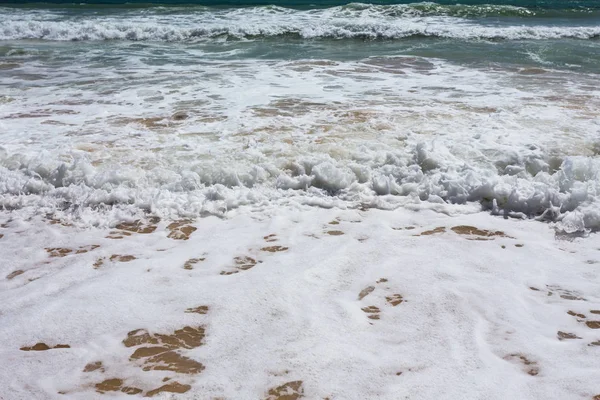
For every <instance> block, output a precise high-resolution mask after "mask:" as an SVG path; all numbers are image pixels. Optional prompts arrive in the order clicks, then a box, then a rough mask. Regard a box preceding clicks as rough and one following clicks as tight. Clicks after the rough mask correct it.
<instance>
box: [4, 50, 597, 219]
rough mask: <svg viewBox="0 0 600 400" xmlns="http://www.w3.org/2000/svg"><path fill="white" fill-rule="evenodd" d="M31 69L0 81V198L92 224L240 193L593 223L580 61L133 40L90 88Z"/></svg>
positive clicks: (238, 201) (587, 99) (262, 199)
mask: <svg viewBox="0 0 600 400" xmlns="http://www.w3.org/2000/svg"><path fill="white" fill-rule="evenodd" d="M193 54H194V53H192V54H190V55H189V56H190V57H194V55H193ZM180 57H182V58H185V57H186V55H185V54H181V55H180ZM136 60H138V61H136ZM37 72H38V73H41V74H47V78H45V79H46V82H49V85H48V86H38V85H37V84H36V83H35V82H36V81H35V80H33V81H27V82H30V83H29V84H28V85H29V88H28V90H27V92H25V93H26V95H25V93H23V92H21V87H22V86H21V84H22V83H19V84H17V82H20V81H18V79H17V80H15V81H14V82H12V85H13V87H14V88H13V89H11V90H10V91H9V92H8V96H10V97H11V98H12V99H13V100H12V101H10V102H9V103H7V104H6V105H5V106H4V108H3V110H2V115H1V118H2V119H0V121H1V126H2V129H3V132H4V135H5V138H7V139H6V140H5V142H4V143H5V145H4V147H3V149H2V151H1V152H0V166H1V167H0V178H1V179H0V204H1V205H2V206H3V207H4V208H7V209H11V210H17V211H15V212H21V213H25V214H32V213H40V212H45V213H50V214H54V215H55V216H59V217H61V218H66V219H69V220H76V221H79V222H80V223H84V224H97V225H106V224H114V223H117V222H118V221H119V220H120V219H121V218H123V215H141V214H143V213H146V212H152V213H154V214H158V215H161V216H170V217H178V216H197V215H204V214H207V213H208V214H219V215H223V214H224V213H225V212H227V211H229V210H232V209H235V208H237V207H239V206H242V205H253V206H255V207H259V208H261V207H264V206H265V205H268V204H271V205H277V204H279V205H282V204H297V205H302V204H305V205H320V206H324V207H333V206H336V207H342V208H356V207H365V206H367V207H376V208H383V209H393V208H396V207H399V206H402V205H404V206H406V205H408V204H421V207H433V208H436V209H440V203H443V204H442V205H444V204H446V206H447V207H450V206H449V205H450V204H467V203H470V202H476V203H480V204H481V205H482V206H483V208H484V209H488V210H490V211H492V212H493V213H496V214H501V215H511V216H516V217H519V216H520V217H538V218H541V219H545V220H550V221H558V222H561V221H562V222H561V223H562V225H559V226H561V227H563V228H564V229H565V230H585V229H598V228H600V225H599V220H600V218H599V215H600V209H599V205H600V202H599V195H600V193H599V189H600V188H599V184H600V181H599V179H600V178H599V174H598V172H599V170H600V162H599V161H598V159H597V158H596V157H595V154H596V152H597V135H598V129H599V125H598V120H597V116H596V114H595V113H594V111H593V110H594V109H595V108H596V107H598V106H599V104H598V97H597V94H598V93H597V89H593V88H594V86H593V83H591V81H592V80H593V77H590V78H589V79H590V82H588V81H587V80H586V78H585V76H578V77H577V79H578V84H577V85H573V83H572V77H571V76H570V75H569V74H561V73H557V72H552V71H546V72H543V73H540V71H539V70H533V72H534V73H536V74H538V75H530V74H529V72H528V71H527V70H525V71H519V70H514V71H510V70H506V71H496V72H491V71H488V72H485V71H483V70H476V69H469V68H460V67H456V66H453V65H451V64H448V63H443V62H437V61H436V62H429V61H425V60H422V59H414V58H402V57H400V58H382V59H367V60H364V61H363V62H336V63H334V62H320V61H305V62H304V61H301V62H289V63H288V62H265V61H244V62H241V61H240V62H236V63H231V64H228V63H220V62H211V63H209V62H204V63H202V64H201V65H199V66H197V67H193V68H189V67H181V66H175V65H171V66H169V67H168V68H166V67H160V68H158V69H157V68H155V67H152V66H148V65H145V64H144V59H143V56H141V58H139V59H136V58H135V57H132V58H131V59H130V61H129V66H128V67H126V68H121V69H119V70H115V71H111V72H110V73H109V72H107V75H106V76H105V79H103V80H99V81H98V80H96V82H97V83H96V84H94V86H92V87H88V86H86V84H84V85H83V86H79V85H78V82H80V81H86V80H87V79H89V78H91V76H89V75H88V73H87V72H76V70H74V69H73V70H72V69H71V68H68V67H65V68H62V69H61V70H60V77H58V76H57V78H52V75H53V74H54V72H53V71H51V70H44V69H38V70H37ZM21 73H23V74H24V76H28V75H27V70H23V71H21ZM90 73H92V72H90ZM17 76H18V75H17ZM113 76H114V77H117V76H118V77H119V78H113ZM15 79H16V78H15ZM54 79H56V84H57V85H60V86H57V88H52V86H51V85H52V82H54ZM96 79H97V78H96ZM59 82H60V83H59ZM59 87H60V89H58V88H59ZM516 88H518V89H516ZM57 91H58V92H57ZM57 93H59V96H58V97H57ZM557 94H558V95H557ZM99 101H101V103H98V102H99ZM99 107H100V109H101V112H100V113H99V112H98V110H99ZM178 112H179V113H184V114H185V115H187V118H185V119H181V118H179V119H178V118H177V113H178ZM8 138H10V139H8ZM468 210H470V208H465V211H466V212H470V211H468ZM107 215H108V217H107Z"/></svg>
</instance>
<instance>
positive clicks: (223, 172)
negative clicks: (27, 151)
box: [0, 143, 600, 232]
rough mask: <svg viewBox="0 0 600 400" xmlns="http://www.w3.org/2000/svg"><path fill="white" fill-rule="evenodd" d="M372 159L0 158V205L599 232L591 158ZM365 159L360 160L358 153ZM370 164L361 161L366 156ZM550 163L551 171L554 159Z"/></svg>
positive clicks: (68, 212)
mask: <svg viewBox="0 0 600 400" xmlns="http://www.w3.org/2000/svg"><path fill="white" fill-rule="evenodd" d="M402 156H403V159H402V158H400V155H395V154H391V153H388V154H377V155H373V159H371V160H361V162H357V161H356V160H355V161H352V160H346V161H341V160H334V159H332V158H330V157H328V156H325V155H315V156H305V157H301V158H299V159H295V160H289V161H288V162H287V163H285V164H282V165H276V164H272V163H263V164H255V165H251V166H250V165H246V166H235V167H234V166H233V165H232V164H230V165H229V167H227V166H225V165H223V164H219V163H216V164H215V163H212V162H211V163H208V164H207V163H204V164H202V163H201V164H198V165H196V166H194V167H192V168H189V169H164V168H155V169H152V170H142V169H139V168H134V167H128V166H120V167H117V168H112V169H105V170H102V169H97V168H95V167H94V166H92V165H91V164H90V163H89V162H88V161H87V160H86V159H85V158H78V159H75V160H74V161H72V162H70V163H65V162H60V161H58V160H53V159H52V158H48V157H47V156H46V157H45V156H37V157H25V156H22V155H10V156H9V155H8V154H7V153H6V152H4V153H3V155H2V156H1V157H0V207H2V208H3V209H9V210H19V209H22V210H24V211H25V212H26V213H27V212H28V211H26V210H29V212H31V211H34V212H35V213H38V214H39V213H49V214H52V215H55V216H57V215H58V216H63V217H66V218H68V219H71V220H73V219H75V220H77V219H83V220H89V219H90V218H92V217H90V215H92V214H98V212H100V214H101V215H102V216H101V217H100V215H98V218H93V219H96V220H97V221H103V222H102V223H107V222H109V221H111V218H110V217H109V218H107V217H106V214H107V213H108V214H112V215H113V217H112V220H113V221H119V219H120V218H122V217H123V216H124V215H127V216H128V217H129V216H130V215H132V214H133V215H136V214H140V213H142V214H143V213H148V212H150V213H153V214H157V215H160V216H170V217H175V216H186V217H190V216H200V215H206V214H212V215H224V214H225V213H226V212H227V211H229V210H232V209H235V208H237V207H240V206H245V205H250V206H265V205H267V204H274V205H275V204H282V203H287V204H290V203H294V204H297V205H310V206H321V207H341V208H356V207H372V208H381V209H394V208H397V207H400V206H407V205H411V204H412V205H415V204H420V205H421V206H424V207H434V208H435V207H437V206H440V207H446V206H447V205H449V204H467V203H471V202H475V203H477V202H478V203H480V204H481V206H482V208H483V209H487V210H490V211H491V212H492V213H494V214H500V215H505V216H512V217H517V218H527V217H537V218H538V219H541V220H547V221H558V222H559V225H560V227H561V228H562V229H563V230H565V231H567V232H578V231H584V230H589V229H593V230H597V229H600V202H599V201H598V200H599V196H600V174H599V172H600V161H599V160H597V159H594V158H590V157H584V156H576V157H566V158H564V159H563V160H562V162H561V161H557V160H554V159H550V158H549V159H541V158H534V159H522V160H513V161H514V163H513V165H506V166H501V165H496V168H497V170H490V169H487V168H484V169H482V168H480V167H476V166H472V165H469V164H468V163H465V162H462V163H459V164H456V163H455V162H449V160H447V155H446V154H445V153H444V151H442V153H439V154H438V152H437V151H435V150H433V149H432V148H429V146H427V145H426V144H424V143H420V144H418V145H416V146H415V147H414V148H412V149H411V150H410V151H409V153H407V154H403V155H402ZM362 157H364V156H362ZM365 161H368V162H365ZM557 162H558V165H559V166H558V167H557V166H556V165H553V164H556V163H557Z"/></svg>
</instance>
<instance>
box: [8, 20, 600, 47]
mask: <svg viewBox="0 0 600 400" xmlns="http://www.w3.org/2000/svg"><path fill="white" fill-rule="evenodd" d="M195 25H196V26H172V25H169V24H167V23H160V22H156V23H153V22H146V21H144V22H132V21H123V20H121V21H99V22H98V21H5V22H4V23H3V24H2V28H0V40H23V39H37V40H55V41H84V40H126V41H167V42H179V41H193V40H201V39H210V38H218V37H225V38H232V39H236V38H237V39H253V38H269V37H281V36H294V37H299V38H304V39H319V38H329V39H363V40H374V39H387V40H391V39H404V38H411V37H434V38H452V39H464V40H539V39H563V38H571V39H596V38H599V37H600V26H579V27H578V26H545V25H536V26H531V25H529V26H527V25H514V26H493V25H492V26H490V25H479V24H473V23H469V22H466V21H452V20H447V19H444V18H443V17H438V18H435V19H422V18H421V19H397V20H395V21H390V20H386V21H377V20H375V19H341V18H336V19H329V20H326V19H323V20H320V19H314V20H309V21H306V20H302V19H300V20H298V21H294V19H293V18H289V19H286V18H274V19H270V20H269V19H264V20H263V21H260V23H259V22H255V21H249V22H247V23H245V22H243V21H241V20H232V21H216V22H214V21H213V22H206V23H205V22H198V23H196V24H195Z"/></svg>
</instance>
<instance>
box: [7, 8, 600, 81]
mask: <svg viewBox="0 0 600 400" xmlns="http://www.w3.org/2000/svg"><path fill="white" fill-rule="evenodd" d="M95 3H102V4H95ZM179 3H181V2H178V1H161V2H148V1H144V2H138V1H132V2H126V3H123V2H116V1H112V0H104V1H98V2H95V1H92V2H86V3H85V4H84V3H82V4H75V3H72V2H66V1H53V2H48V3H19V4H18V5H17V4H10V3H6V4H4V3H3V4H2V9H1V10H0V26H1V28H0V55H1V56H3V57H5V59H6V58H7V59H10V55H11V54H13V55H14V54H19V53H20V52H27V51H28V50H27V49H31V48H33V49H36V51H37V50H39V51H40V53H39V54H40V55H41V56H43V54H48V53H46V51H48V48H51V49H52V54H53V57H58V58H60V57H63V56H64V57H65V58H66V59H69V58H70V56H71V54H72V53H79V52H81V51H85V48H86V44H87V45H89V46H94V47H96V46H99V45H100V44H99V43H98V41H104V42H106V43H104V44H101V46H105V47H106V48H110V47H115V50H114V51H118V50H117V49H118V48H121V47H122V45H123V43H134V42H135V43H138V44H145V45H147V46H152V43H161V42H162V43H164V42H168V43H172V44H173V48H176V47H182V48H188V47H190V46H191V47H194V48H201V49H202V50H203V51H205V52H206V53H207V54H215V55H216V56H218V57H222V56H223V52H224V51H229V52H230V51H231V50H234V49H235V50H238V51H237V52H236V55H235V57H234V58H236V57H251V58H257V57H258V58H271V59H298V58H331V59H336V60H341V59H361V58H364V57H368V56H388V55H413V56H423V57H440V58H443V59H447V60H452V61H454V62H458V63H464V64H471V63H475V64H482V63H483V64H486V63H487V64H489V63H500V64H506V65H507V66H509V65H535V66H544V67H553V68H566V69H580V70H583V71H589V72H598V71H600V67H599V65H600V4H599V3H598V2H597V1H589V0H572V1H549V0H547V1H532V0H521V1H516V0H506V1H495V2H494V4H489V2H486V1H473V0H471V1H462V2H460V3H461V4H456V2H454V1H439V2H435V3H432V2H423V3H409V2H407V1H394V2H392V1H380V2H372V3H369V4H364V3H350V4H345V3H342V2H340V1H324V2H314V1H304V0H301V1H289V2H288V1H285V2H281V1H279V2H272V1H266V0H265V2H264V3H263V1H262V0H259V1H245V2H242V1H236V0H230V1H223V0H219V1H205V2H199V1H189V0H187V1H185V2H183V3H186V4H185V5H182V4H179ZM65 42H66V43H65ZM69 43H70V44H69ZM111 51H112V50H111ZM107 55H108V54H107ZM171 61H174V62H177V59H176V58H173V59H171ZM155 62H161V58H160V57H158V58H157V59H156V60H155ZM182 62H184V61H182Z"/></svg>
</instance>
